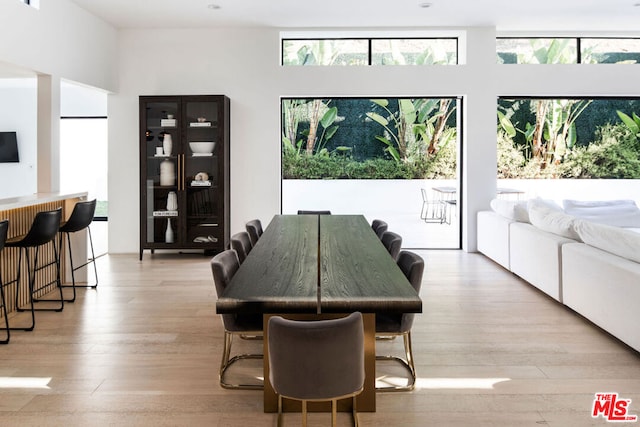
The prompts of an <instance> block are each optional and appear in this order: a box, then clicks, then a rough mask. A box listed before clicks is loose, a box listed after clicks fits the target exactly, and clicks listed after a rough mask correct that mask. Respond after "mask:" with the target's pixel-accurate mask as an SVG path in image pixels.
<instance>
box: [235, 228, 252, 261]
mask: <svg viewBox="0 0 640 427" xmlns="http://www.w3.org/2000/svg"><path fill="white" fill-rule="evenodd" d="M252 248H253V246H252V245H251V238H250V237H249V233H247V232H246V231H241V232H239V233H236V234H234V235H233V236H231V249H233V250H234V251H236V253H237V254H238V261H239V262H240V264H242V263H243V262H244V260H245V259H246V258H247V255H249V252H251V249H252Z"/></svg>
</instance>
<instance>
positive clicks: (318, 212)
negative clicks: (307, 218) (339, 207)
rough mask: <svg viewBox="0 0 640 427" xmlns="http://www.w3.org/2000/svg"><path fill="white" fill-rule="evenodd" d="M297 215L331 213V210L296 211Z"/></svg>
mask: <svg viewBox="0 0 640 427" xmlns="http://www.w3.org/2000/svg"><path fill="white" fill-rule="evenodd" d="M298 215H331V211H305V210H300V211H298Z"/></svg>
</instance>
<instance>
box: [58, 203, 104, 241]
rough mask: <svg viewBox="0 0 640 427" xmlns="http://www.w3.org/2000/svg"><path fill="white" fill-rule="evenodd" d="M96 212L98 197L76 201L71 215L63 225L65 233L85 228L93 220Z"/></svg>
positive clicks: (62, 228)
mask: <svg viewBox="0 0 640 427" xmlns="http://www.w3.org/2000/svg"><path fill="white" fill-rule="evenodd" d="M95 212H96V199H93V200H88V201H82V202H78V203H76V205H75V206H74V207H73V211H72V212H71V216H70V217H69V219H68V220H67V222H65V223H64V224H63V225H62V226H61V227H60V231H61V232H64V233H75V232H76V231H80V230H84V229H85V228H87V227H88V226H89V224H91V221H93V215H94V214H95Z"/></svg>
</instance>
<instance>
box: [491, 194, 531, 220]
mask: <svg viewBox="0 0 640 427" xmlns="http://www.w3.org/2000/svg"><path fill="white" fill-rule="evenodd" d="M490 206H491V210H493V211H494V212H495V213H497V214H498V215H500V216H503V217H505V218H507V219H510V220H513V221H517V222H529V212H527V201H526V200H523V201H519V200H504V199H493V200H491V203H490Z"/></svg>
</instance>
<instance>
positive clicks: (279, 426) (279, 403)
mask: <svg viewBox="0 0 640 427" xmlns="http://www.w3.org/2000/svg"><path fill="white" fill-rule="evenodd" d="M278 427H282V396H281V395H278Z"/></svg>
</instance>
